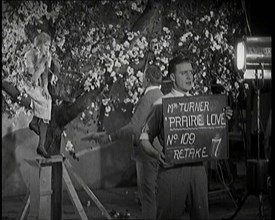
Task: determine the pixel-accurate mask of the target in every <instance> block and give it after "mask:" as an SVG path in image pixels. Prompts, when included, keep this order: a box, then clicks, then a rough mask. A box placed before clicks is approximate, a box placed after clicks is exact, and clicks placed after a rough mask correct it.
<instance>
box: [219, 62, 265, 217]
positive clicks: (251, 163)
mask: <svg viewBox="0 0 275 220" xmlns="http://www.w3.org/2000/svg"><path fill="white" fill-rule="evenodd" d="M260 66H261V70H262V82H264V78H263V76H264V69H263V65H262V64H261V63H260ZM255 82H256V83H255V87H256V98H257V158H256V159H247V161H246V162H247V188H248V189H247V192H246V193H245V196H244V197H243V199H242V200H241V201H240V203H239V204H238V207H237V209H236V210H235V212H234V213H233V215H232V216H230V217H229V218H223V219H224V220H231V219H234V218H235V216H236V215H237V214H238V213H239V211H240V210H241V208H242V207H243V205H244V204H245V201H246V200H247V198H248V196H249V195H256V196H258V200H259V219H260V220H262V219H264V215H263V210H264V209H263V194H264V193H265V191H266V189H267V179H268V176H267V173H268V162H269V161H268V160H266V159H260V144H261V141H260V80H259V76H258V69H256V70H255Z"/></svg>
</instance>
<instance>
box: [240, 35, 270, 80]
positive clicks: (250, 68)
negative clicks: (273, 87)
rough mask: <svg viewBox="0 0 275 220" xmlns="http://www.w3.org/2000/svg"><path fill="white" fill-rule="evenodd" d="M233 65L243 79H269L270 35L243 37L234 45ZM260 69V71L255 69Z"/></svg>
mask: <svg viewBox="0 0 275 220" xmlns="http://www.w3.org/2000/svg"><path fill="white" fill-rule="evenodd" d="M235 66H236V68H237V70H238V71H242V72H243V73H244V78H245V79H255V78H256V73H258V74H260V75H259V76H257V77H259V78H264V79H271V67H272V61H271V37H244V38H243V39H242V40H241V41H239V42H238V43H237V45H236V56H235ZM256 70H260V71H256Z"/></svg>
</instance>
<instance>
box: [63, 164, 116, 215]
mask: <svg viewBox="0 0 275 220" xmlns="http://www.w3.org/2000/svg"><path fill="white" fill-rule="evenodd" d="M64 164H65V166H66V167H67V168H68V169H69V170H70V172H71V173H72V175H73V176H74V177H75V179H76V180H77V181H78V183H79V184H80V185H81V186H82V187H83V189H84V190H85V191H86V193H87V194H88V195H89V196H90V197H91V199H92V200H93V201H94V203H95V204H96V206H97V207H98V208H99V210H100V211H101V212H102V213H103V214H104V215H105V217H106V218H107V219H112V217H111V216H110V215H109V213H108V212H107V210H106V209H105V208H104V206H103V205H102V204H101V202H100V201H99V200H98V198H97V197H96V196H95V194H94V193H93V192H92V191H91V190H90V188H89V187H88V186H87V185H86V183H85V182H84V181H83V180H82V179H81V178H80V177H79V176H78V175H77V174H76V173H75V172H74V170H73V169H72V165H71V163H70V161H69V160H67V159H65V160H64Z"/></svg>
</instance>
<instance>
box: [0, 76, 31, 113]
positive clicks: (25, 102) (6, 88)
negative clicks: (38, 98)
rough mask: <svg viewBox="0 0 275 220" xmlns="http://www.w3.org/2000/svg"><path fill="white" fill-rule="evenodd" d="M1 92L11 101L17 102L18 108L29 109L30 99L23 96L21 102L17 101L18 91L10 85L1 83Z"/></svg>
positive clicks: (5, 82) (4, 82)
mask: <svg viewBox="0 0 275 220" xmlns="http://www.w3.org/2000/svg"><path fill="white" fill-rule="evenodd" d="M2 90H3V91H5V92H6V93H7V94H8V95H9V96H10V98H11V100H12V101H14V102H17V103H18V104H19V105H20V106H24V107H26V108H30V104H31V98H30V97H29V96H27V97H24V96H23V97H22V98H21V100H18V99H17V97H19V95H20V91H19V90H18V89H17V88H16V87H15V86H13V85H12V84H11V83H9V82H7V81H2Z"/></svg>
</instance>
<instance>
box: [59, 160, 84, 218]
mask: <svg viewBox="0 0 275 220" xmlns="http://www.w3.org/2000/svg"><path fill="white" fill-rule="evenodd" d="M63 179H64V181H65V184H66V187H67V189H68V192H69V195H70V197H71V200H72V202H73V205H74V207H75V209H76V210H77V212H78V214H79V217H80V218H81V219H82V220H84V219H85V220H88V217H87V215H86V213H85V211H84V209H83V206H82V204H81V202H80V200H79V198H78V195H77V193H76V191H75V188H74V186H73V184H72V181H71V179H70V176H69V174H68V171H67V169H66V167H65V166H64V164H63Z"/></svg>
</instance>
